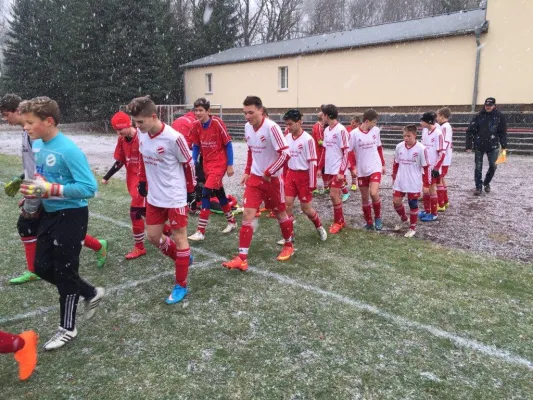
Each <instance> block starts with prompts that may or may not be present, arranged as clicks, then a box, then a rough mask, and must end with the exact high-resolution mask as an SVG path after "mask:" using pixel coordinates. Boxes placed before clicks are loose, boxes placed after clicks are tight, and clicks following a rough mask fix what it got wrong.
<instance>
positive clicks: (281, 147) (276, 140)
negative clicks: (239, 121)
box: [244, 118, 289, 177]
mask: <svg viewBox="0 0 533 400" xmlns="http://www.w3.org/2000/svg"><path fill="white" fill-rule="evenodd" d="M244 137H245V139H246V144H247V145H248V149H249V150H250V151H251V153H252V169H251V172H252V174H254V175H257V176H263V174H264V173H265V171H267V170H275V172H274V173H273V174H271V175H272V176H275V177H278V176H280V174H281V172H282V167H283V164H284V163H285V162H286V161H287V158H288V155H289V151H288V146H287V142H286V140H285V137H284V136H283V133H282V131H281V128H280V127H279V125H278V124H276V123H275V122H274V121H272V120H270V119H266V118H265V119H263V122H262V123H261V126H260V127H259V128H258V129H257V130H255V129H254V127H253V126H252V125H251V124H250V123H249V122H247V123H246V125H245V126H244ZM281 153H285V154H286V157H284V158H283V157H280V154H281ZM274 163H276V164H277V163H281V165H273V164H274Z"/></svg>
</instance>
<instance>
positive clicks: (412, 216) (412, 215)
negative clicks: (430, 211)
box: [409, 207, 418, 231]
mask: <svg viewBox="0 0 533 400" xmlns="http://www.w3.org/2000/svg"><path fill="white" fill-rule="evenodd" d="M417 221H418V207H417V208H411V210H410V211H409V223H410V228H411V229H412V230H413V231H416V222H417Z"/></svg>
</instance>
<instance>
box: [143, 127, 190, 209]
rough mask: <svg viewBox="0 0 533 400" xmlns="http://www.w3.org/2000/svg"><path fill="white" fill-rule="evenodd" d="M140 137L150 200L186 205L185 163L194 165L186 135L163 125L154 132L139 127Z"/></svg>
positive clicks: (171, 205) (160, 204)
mask: <svg viewBox="0 0 533 400" xmlns="http://www.w3.org/2000/svg"><path fill="white" fill-rule="evenodd" d="M137 136H138V137H139V151H140V152H141V154H142V158H143V162H144V170H145V171H146V180H147V182H148V198H147V199H148V203H150V204H151V205H153V206H156V207H163V208H178V207H184V206H186V205H187V180H186V176H185V167H184V164H189V166H191V167H192V166H193V165H192V164H193V162H192V155H191V152H190V150H189V147H188V146H187V141H186V140H185V138H184V137H183V135H182V134H181V133H179V132H176V131H175V130H174V129H172V128H171V127H170V126H168V125H165V124H163V129H162V130H161V131H160V132H159V133H157V134H155V135H151V134H149V133H142V132H141V131H139V130H138V129H137Z"/></svg>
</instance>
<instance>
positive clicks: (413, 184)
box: [392, 125, 429, 238]
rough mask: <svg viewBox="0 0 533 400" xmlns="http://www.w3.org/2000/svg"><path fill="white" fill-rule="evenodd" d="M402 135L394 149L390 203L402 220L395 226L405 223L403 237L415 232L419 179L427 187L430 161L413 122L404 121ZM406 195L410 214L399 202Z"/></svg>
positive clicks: (425, 188) (402, 225) (420, 186)
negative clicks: (405, 229) (407, 123)
mask: <svg viewBox="0 0 533 400" xmlns="http://www.w3.org/2000/svg"><path fill="white" fill-rule="evenodd" d="M403 139H404V140H403V142H401V143H399V144H398V145H397V146H396V150H395V152H394V165H393V167H392V181H393V182H392V188H393V190H394V192H393V195H392V203H393V205H394V209H395V210H396V212H397V213H398V215H399V216H400V218H401V220H402V224H400V225H396V227H395V228H394V230H395V231H400V230H401V229H402V228H403V227H404V226H408V227H409V229H408V231H407V232H406V233H405V237H407V238H410V237H413V236H414V235H415V234H416V221H417V219H418V198H419V197H420V191H421V190H422V183H424V185H423V186H424V189H423V190H424V192H427V191H429V185H428V184H429V170H428V168H429V162H428V157H427V150H426V148H425V147H424V145H422V144H421V143H420V142H419V141H418V140H416V125H407V126H406V127H405V128H403ZM405 195H407V201H408V204H409V218H408V217H407V214H406V213H405V207H404V206H403V204H402V199H403V197H404V196H405Z"/></svg>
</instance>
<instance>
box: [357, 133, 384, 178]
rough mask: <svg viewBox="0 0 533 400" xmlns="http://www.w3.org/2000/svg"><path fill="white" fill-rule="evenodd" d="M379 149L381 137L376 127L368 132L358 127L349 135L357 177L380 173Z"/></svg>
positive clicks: (381, 167)
mask: <svg viewBox="0 0 533 400" xmlns="http://www.w3.org/2000/svg"><path fill="white" fill-rule="evenodd" d="M379 147H381V135H380V130H379V128H378V127H377V126H375V127H373V128H372V129H370V130H369V131H368V132H365V131H363V130H362V128H361V127H359V128H356V129H354V130H353V131H352V132H351V133H350V150H353V151H354V153H355V161H356V166H357V176H358V177H366V176H370V175H372V174H373V173H376V172H381V171H382V169H383V163H382V160H381V156H380V153H379V150H378V148H379Z"/></svg>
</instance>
